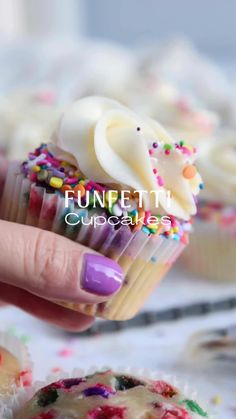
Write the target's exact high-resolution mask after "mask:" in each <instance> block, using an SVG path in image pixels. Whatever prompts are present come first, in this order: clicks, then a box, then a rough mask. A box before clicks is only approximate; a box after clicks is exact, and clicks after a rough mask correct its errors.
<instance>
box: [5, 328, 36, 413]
mask: <svg viewBox="0 0 236 419" xmlns="http://www.w3.org/2000/svg"><path fill="white" fill-rule="evenodd" d="M0 347H3V348H4V349H6V350H8V351H9V352H10V353H11V354H12V355H13V356H15V357H16V358H17V360H18V361H19V363H20V369H21V371H20V374H19V377H18V381H17V382H16V383H15V384H12V385H11V386H10V387H9V391H8V392H7V393H4V394H0V417H1V418H5V417H6V418H8V417H9V418H10V417H11V409H10V411H9V406H15V405H16V406H17V405H19V404H18V402H17V400H24V401H25V400H26V397H25V395H26V393H27V392H28V391H29V388H31V384H32V369H33V364H32V362H31V359H30V355H29V352H28V349H27V347H26V346H25V345H24V344H23V343H22V342H21V341H20V340H19V339H18V338H16V337H15V336H12V335H9V334H7V333H2V332H0ZM9 415H10V416H9Z"/></svg>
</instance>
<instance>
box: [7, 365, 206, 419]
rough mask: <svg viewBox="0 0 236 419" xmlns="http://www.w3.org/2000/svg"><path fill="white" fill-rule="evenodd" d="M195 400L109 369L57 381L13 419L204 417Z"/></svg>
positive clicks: (157, 382) (156, 382)
mask: <svg viewBox="0 0 236 419" xmlns="http://www.w3.org/2000/svg"><path fill="white" fill-rule="evenodd" d="M207 417H209V416H208V414H207V412H206V411H205V410H204V409H203V408H202V407H201V406H200V405H199V404H198V403H197V402H196V401H195V400H192V399H190V398H188V397H186V396H185V395H184V394H182V392H181V391H179V390H178V389H177V388H176V387H175V386H173V385H172V384H170V383H168V382H166V381H163V380H161V379H160V380H152V379H146V378H144V377H136V376H133V375H126V374H120V373H119V374H118V373H115V372H113V371H111V370H108V371H103V372H97V373H95V374H93V375H90V376H85V377H79V378H69V379H64V380H59V381H57V382H55V383H52V384H50V385H48V386H46V387H44V388H42V389H40V390H39V391H38V392H37V393H36V394H35V396H34V397H33V398H32V399H31V400H30V401H29V402H27V403H26V405H25V406H24V407H23V408H22V409H21V410H20V412H18V413H16V414H15V416H14V419H43V418H45V419H46V418H47V419H60V418H61V419H62V418H67V419H73V418H81V419H105V418H106V419H109V418H110V419H132V418H133V419H138V418H140V419H141V418H146V419H171V418H179V419H191V418H195V419H197V418H199V419H200V418H207Z"/></svg>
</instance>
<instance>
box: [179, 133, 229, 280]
mask: <svg viewBox="0 0 236 419" xmlns="http://www.w3.org/2000/svg"><path fill="white" fill-rule="evenodd" d="M198 167H199V170H200V171H201V174H202V176H203V180H204V183H205V188H204V190H203V193H202V194H201V200H200V202H199V205H198V214H197V217H196V221H195V227H194V230H195V232H194V235H192V236H191V240H190V245H189V247H188V249H187V250H186V252H185V254H184V255H183V257H182V261H183V262H184V264H185V266H186V267H187V268H188V269H189V270H190V271H191V272H193V273H194V274H197V275H200V276H202V277H204V278H209V279H212V280H217V281H236V258H235V255H236V132H222V133H221V134H220V135H219V138H217V141H215V142H206V143H205V144H203V145H202V146H201V147H200V149H199V161H198Z"/></svg>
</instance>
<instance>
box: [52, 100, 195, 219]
mask: <svg viewBox="0 0 236 419" xmlns="http://www.w3.org/2000/svg"><path fill="white" fill-rule="evenodd" d="M137 128H138V129H137ZM52 141H53V143H54V145H52V146H51V147H52V151H53V152H54V153H56V155H57V156H58V157H59V158H63V159H65V160H67V161H69V162H71V163H73V164H75V165H77V166H78V167H79V168H80V170H81V171H82V172H83V174H84V175H85V176H86V177H87V178H89V179H92V180H94V181H96V182H100V183H105V184H119V185H120V187H121V188H125V187H126V189H131V190H145V191H148V192H149V193H148V194H144V205H145V209H146V210H151V211H152V212H153V213H154V214H155V213H158V212H161V211H160V210H162V211H164V212H165V213H171V214H173V215H175V216H176V217H179V218H182V219H188V218H189V217H190V216H191V215H193V214H195V213H196V205H195V200H194V196H193V194H197V193H198V191H199V188H198V186H199V183H200V177H199V175H198V174H196V175H195V176H194V177H193V178H192V179H186V178H185V177H184V176H183V174H182V173H183V169H184V167H185V166H186V165H189V164H191V163H192V160H193V156H189V155H186V154H183V153H182V152H181V151H180V150H178V149H176V148H175V145H174V143H173V140H172V139H171V138H170V137H169V135H168V134H167V132H166V131H165V130H164V129H163V128H162V127H161V126H160V125H159V124H158V123H157V122H156V121H154V120H151V119H148V118H143V117H140V116H139V115H138V114H136V113H134V112H132V111H130V110H129V109H128V108H126V107H124V106H122V105H120V104H119V103H118V102H116V101H113V100H110V99H107V98H103V97H88V98H84V99H82V100H79V101H77V102H75V103H74V104H72V105H71V106H70V107H69V108H68V109H67V111H66V112H65V113H64V115H63V116H62V118H61V120H60V122H59V124H58V128H57V130H56V132H55V134H54V136H53V139H52ZM154 142H158V144H159V145H160V144H162V145H163V143H168V144H171V145H172V146H173V150H171V152H170V153H169V155H167V154H166V153H165V150H164V149H163V147H160V146H158V147H157V148H156V149H153V150H152V152H151V156H150V154H149V150H150V149H152V145H153V143H154ZM156 167H157V170H158V172H157V174H158V176H160V177H161V178H162V179H163V183H164V184H163V185H159V184H158V182H157V174H155V173H154V172H153V169H155V168H156ZM153 190H154V191H159V190H163V191H167V190H168V191H171V194H172V199H171V207H170V208H169V207H168V202H167V194H166V193H165V194H164V193H161V194H159V204H160V206H161V208H160V207H159V208H158V209H157V208H156V202H155V194H153V193H150V191H153Z"/></svg>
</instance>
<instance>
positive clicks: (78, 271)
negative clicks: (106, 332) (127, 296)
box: [0, 157, 123, 331]
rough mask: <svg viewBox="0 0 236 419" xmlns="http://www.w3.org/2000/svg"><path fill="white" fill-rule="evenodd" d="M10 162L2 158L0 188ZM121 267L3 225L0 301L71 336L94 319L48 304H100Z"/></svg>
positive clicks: (118, 280) (48, 236) (36, 232)
mask: <svg viewBox="0 0 236 419" xmlns="http://www.w3.org/2000/svg"><path fill="white" fill-rule="evenodd" d="M5 170H6V162H4V161H3V160H2V159H1V157H0V187H1V185H3V181H2V180H3V178H4V172H5ZM122 281H123V274H122V270H121V268H120V267H119V265H118V264H117V263H116V262H114V261H112V260H111V259H108V258H106V257H104V256H102V255H100V254H98V253H96V252H94V251H92V250H91V249H89V248H86V247H85V246H82V245H80V244H78V243H75V242H72V241H71V240H69V239H66V238H64V237H61V236H59V235H56V234H54V233H51V232H48V231H44V230H40V229H38V228H34V227H29V226H23V225H20V224H16V223H11V222H7V221H2V220H0V299H1V300H2V301H4V302H6V303H8V304H13V305H15V306H18V307H20V308H21V309H23V310H25V311H27V312H28V313H30V314H33V315H35V316H37V317H39V318H40V319H43V320H46V321H47V322H50V323H53V324H55V325H57V326H61V327H63V328H65V329H68V330H72V331H73V330H74V331H82V330H85V329H87V328H88V327H89V326H91V324H92V323H93V321H94V319H93V318H92V317H89V316H86V315H84V314H80V313H77V312H75V311H72V310H70V309H67V308H64V307H61V306H59V305H57V304H56V303H54V302H52V301H48V300H62V301H65V302H74V303H88V304H90V303H91V304H93V303H95V304H97V303H100V302H104V301H106V300H107V298H109V296H111V295H113V294H114V293H115V292H116V291H118V289H119V288H120V286H121V284H122Z"/></svg>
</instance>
